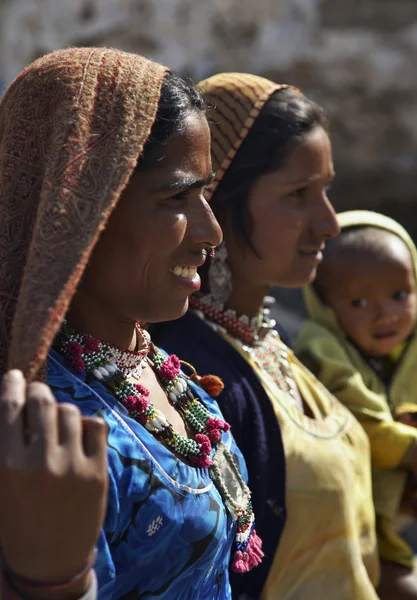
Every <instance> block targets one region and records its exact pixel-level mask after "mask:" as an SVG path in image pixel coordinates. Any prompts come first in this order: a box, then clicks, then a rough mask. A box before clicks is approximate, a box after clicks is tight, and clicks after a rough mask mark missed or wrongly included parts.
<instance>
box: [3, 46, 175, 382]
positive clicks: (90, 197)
mask: <svg viewBox="0 0 417 600" xmlns="http://www.w3.org/2000/svg"><path fill="white" fill-rule="evenodd" d="M165 73H166V69H165V67H162V66H161V65H158V64H155V63H153V62H151V61H149V60H146V59H144V58H142V57H140V56H136V55H133V54H128V53H125V52H121V51H119V50H110V49H105V48H74V49H68V50H60V51H57V52H54V53H52V54H50V55H48V56H45V57H43V58H41V59H39V60H37V61H36V62H34V63H33V64H32V65H30V66H29V67H28V68H26V69H25V70H24V71H23V72H22V73H21V74H20V75H19V76H18V77H17V78H16V79H15V81H14V82H13V83H12V84H11V86H10V87H9V89H8V90H7V92H6V94H5V96H4V98H3V101H2V102H1V104H0V368H1V371H0V372H3V371H4V369H5V368H7V367H9V368H10V367H13V368H20V369H22V370H23V371H24V372H25V373H26V374H27V375H29V376H30V377H33V376H34V375H35V374H36V372H37V371H38V369H39V368H40V366H41V365H42V363H43V362H44V360H45V358H46V355H47V352H48V350H49V347H50V345H51V343H52V340H53V338H54V335H55V334H56V332H57V330H58V328H59V326H60V324H61V321H62V319H63V317H64V315H65V312H66V310H67V308H68V305H69V303H70V301H71V298H72V296H73V294H74V291H75V289H76V286H77V284H78V282H79V280H80V277H81V275H82V273H83V271H84V269H85V266H86V264H87V262H88V259H89V256H90V254H91V251H92V249H93V247H94V245H95V243H96V241H97V239H98V236H99V234H100V232H101V231H102V229H103V228H104V227H105V225H106V222H107V220H108V218H109V216H110V213H111V212H112V210H113V208H114V206H115V205H116V203H117V200H118V198H119V196H120V194H121V192H122V190H123V188H124V187H125V186H126V184H127V182H128V180H129V178H130V176H131V174H132V171H133V169H134V167H135V165H136V162H137V159H138V156H139V155H140V153H141V151H142V148H143V146H144V144H145V142H146V140H147V138H148V136H149V132H150V130H151V127H152V124H153V122H154V119H155V116H156V112H157V108H158V102H159V97H160V92H161V86H162V82H163V79H164V76H165Z"/></svg>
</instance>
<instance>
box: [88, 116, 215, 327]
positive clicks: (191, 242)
mask: <svg viewBox="0 0 417 600" xmlns="http://www.w3.org/2000/svg"><path fill="white" fill-rule="evenodd" d="M184 125H185V126H184V129H183V132H182V133H181V134H179V135H175V136H173V137H172V138H171V139H169V140H168V142H167V143H166V144H165V145H164V147H163V153H162V154H161V156H160V157H159V158H158V160H156V161H155V162H154V163H153V165H152V167H150V168H149V169H146V170H143V171H139V172H136V173H135V174H134V175H133V176H132V178H131V180H130V182H129V184H128V186H127V187H126V189H125V191H124V193H123V194H122V196H121V198H120V200H119V202H118V204H117V206H116V208H115V210H114V212H113V213H112V215H111V217H110V220H109V223H108V226H107V228H106V229H105V231H104V232H103V233H102V235H101V237H100V239H99V241H98V243H97V245H96V247H95V249H94V251H93V254H92V256H91V259H90V261H89V264H88V266H87V269H86V272H85V274H84V277H83V280H82V283H81V285H80V293H81V294H82V295H83V296H84V297H88V302H89V305H90V306H94V305H96V306H97V308H98V309H99V310H100V311H101V312H108V313H109V314H113V315H116V316H117V317H118V318H120V319H123V320H140V321H148V322H158V321H165V320H170V319H176V318H178V317H180V316H181V315H182V314H183V313H184V312H185V311H186V309H187V306H188V297H189V295H190V294H191V293H193V292H194V291H196V290H198V289H199V287H200V278H199V276H198V274H196V273H195V270H196V267H198V266H200V265H202V264H203V263H204V261H205V259H206V256H207V250H206V249H207V248H208V247H211V246H217V245H218V244H219V243H220V241H221V230H220V227H219V225H218V223H217V221H216V219H215V217H214V215H213V213H212V211H211V209H210V207H209V205H208V203H207V202H206V200H205V198H204V195H203V192H204V188H205V186H206V185H207V184H208V183H209V182H210V180H211V177H212V173H211V158H210V132H209V127H208V124H207V120H206V118H205V116H204V113H202V112H201V111H198V110H192V111H190V113H189V114H188V116H187V117H186V119H185V123H184ZM180 267H181V271H180ZM179 273H181V274H179Z"/></svg>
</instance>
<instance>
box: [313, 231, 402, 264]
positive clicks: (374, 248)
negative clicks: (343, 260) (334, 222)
mask: <svg viewBox="0 0 417 600" xmlns="http://www.w3.org/2000/svg"><path fill="white" fill-rule="evenodd" d="M393 237H395V238H396V239H400V238H398V236H397V235H396V234H395V233H392V232H391V231H388V230H387V229H382V228H381V227H374V226H372V225H358V226H356V227H347V228H346V229H342V231H341V233H340V235H339V236H338V237H337V238H335V239H333V240H331V241H330V242H328V243H327V245H326V250H325V254H324V260H326V258H327V257H329V255H330V254H332V253H334V252H336V251H339V252H340V251H342V252H343V251H346V252H347V251H351V252H355V251H356V252H366V253H369V254H370V255H375V256H378V257H379V256H381V253H383V254H385V253H386V250H387V238H391V239H392V238H393Z"/></svg>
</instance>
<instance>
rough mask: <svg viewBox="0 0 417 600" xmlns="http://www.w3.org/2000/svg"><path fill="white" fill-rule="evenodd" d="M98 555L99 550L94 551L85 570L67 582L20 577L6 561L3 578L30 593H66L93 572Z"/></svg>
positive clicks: (3, 565)
mask: <svg viewBox="0 0 417 600" xmlns="http://www.w3.org/2000/svg"><path fill="white" fill-rule="evenodd" d="M96 554H97V550H96V549H94V552H93V555H92V558H91V559H90V560H89V561H88V564H87V565H86V566H85V567H84V569H82V570H81V571H79V573H77V574H76V575H74V576H73V577H70V578H69V579H66V580H65V581H52V582H49V581H34V580H33V579H26V577H22V576H21V575H18V574H17V573H15V572H14V571H12V570H11V569H10V568H9V567H8V565H7V564H6V563H5V562H4V560H3V564H2V572H3V578H4V579H5V580H6V581H7V582H8V583H9V585H11V586H12V587H15V586H16V585H18V586H22V587H24V588H27V590H28V591H29V590H33V591H44V592H58V591H65V589H66V588H71V587H72V586H73V585H74V584H76V583H77V582H78V581H80V579H82V578H83V577H85V575H87V573H88V572H89V571H91V569H92V568H93V566H94V563H95V562H96Z"/></svg>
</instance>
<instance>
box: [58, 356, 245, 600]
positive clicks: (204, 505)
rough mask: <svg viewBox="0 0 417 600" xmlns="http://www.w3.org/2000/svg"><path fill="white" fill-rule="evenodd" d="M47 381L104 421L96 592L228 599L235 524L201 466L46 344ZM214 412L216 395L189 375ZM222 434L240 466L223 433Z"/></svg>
mask: <svg viewBox="0 0 417 600" xmlns="http://www.w3.org/2000/svg"><path fill="white" fill-rule="evenodd" d="M48 384H49V385H50V386H51V388H52V390H53V393H54V395H55V397H56V399H57V401H58V402H71V403H73V404H76V405H77V406H78V407H79V408H80V410H81V412H82V413H83V414H84V415H100V416H101V417H103V418H104V419H105V420H106V422H107V425H108V428H109V435H108V467H109V478H110V487H109V502H108V509H107V515H106V520H105V523H104V526H103V530H102V532H101V535H100V538H99V541H98V545H97V548H98V558H97V563H96V572H97V576H98V581H99V600H110V599H111V600H136V599H148V598H149V599H150V598H158V600H168V599H169V600H176V599H178V600H197V599H198V600H215V599H218V600H229V599H230V598H231V591H230V585H229V575H228V566H229V559H230V551H231V546H232V542H233V540H234V537H235V525H234V523H233V522H232V519H231V517H230V514H229V512H228V511H227V509H226V507H225V505H224V503H223V501H222V498H221V496H220V494H219V492H218V490H217V489H216V487H215V486H214V484H213V482H212V481H211V479H210V477H209V473H208V470H207V469H199V468H194V467H190V466H188V465H186V464H185V463H183V462H181V461H180V460H178V458H177V457H176V456H175V455H174V454H172V452H170V450H168V449H167V448H165V446H163V445H162V444H160V443H159V442H158V441H157V440H156V439H155V438H154V437H153V436H152V435H151V434H150V433H148V431H147V430H146V429H145V428H144V427H142V426H141V425H140V424H139V423H137V422H136V421H135V420H133V419H131V418H129V417H128V416H127V412H126V410H125V408H124V407H123V406H122V405H121V404H120V403H119V402H117V400H115V398H114V397H113V396H112V395H111V394H110V393H109V392H108V391H107V389H106V388H105V387H104V386H103V385H102V384H101V383H100V382H99V381H97V380H95V379H94V378H92V377H90V376H89V375H88V374H86V373H85V372H83V373H75V371H74V370H73V369H72V366H71V364H70V363H69V362H68V361H67V360H66V359H65V358H63V357H62V356H61V355H60V354H58V353H57V352H56V351H55V350H53V349H52V350H51V352H50V354H49V358H48ZM190 387H191V389H192V391H193V393H194V394H195V395H198V397H199V398H200V399H201V400H202V401H203V402H204V404H205V405H206V406H207V408H208V409H209V410H210V411H211V412H212V413H213V414H215V415H217V416H219V417H221V413H220V411H219V408H218V406H217V403H216V402H215V401H214V400H213V399H212V398H211V397H210V396H208V395H207V394H206V393H205V392H204V391H203V390H202V389H201V388H199V387H197V386H194V385H193V384H192V383H190ZM222 440H223V442H224V443H225V444H226V446H227V447H228V448H229V449H230V450H231V451H232V453H233V454H234V455H235V457H236V459H237V461H238V464H239V467H240V470H241V473H242V476H243V477H244V479H245V481H246V480H247V472H246V467H245V464H244V461H243V458H242V455H241V454H240V452H239V450H238V449H237V447H236V445H235V443H234V440H233V438H232V436H231V435H230V433H223V435H222Z"/></svg>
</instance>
